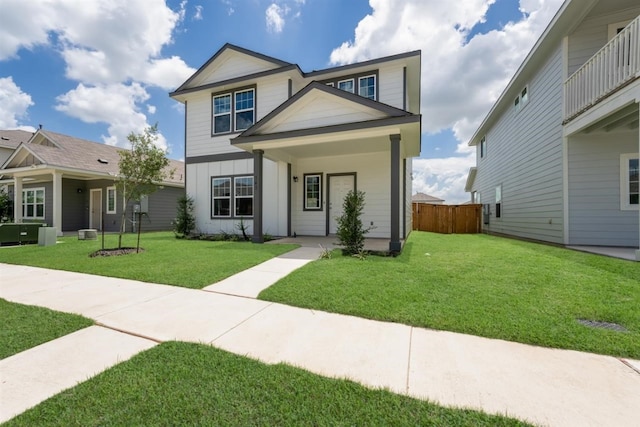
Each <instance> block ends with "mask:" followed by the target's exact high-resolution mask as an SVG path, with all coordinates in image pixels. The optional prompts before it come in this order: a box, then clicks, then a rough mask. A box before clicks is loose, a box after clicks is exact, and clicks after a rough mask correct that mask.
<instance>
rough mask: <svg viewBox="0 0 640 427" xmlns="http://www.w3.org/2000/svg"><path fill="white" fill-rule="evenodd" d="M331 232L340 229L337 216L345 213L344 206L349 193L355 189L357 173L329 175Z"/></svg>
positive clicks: (333, 232)
mask: <svg viewBox="0 0 640 427" xmlns="http://www.w3.org/2000/svg"><path fill="white" fill-rule="evenodd" d="M328 178H329V234H336V232H337V231H338V221H337V220H336V218H337V217H339V216H341V215H342V213H343V210H342V206H343V204H344V198H345V196H346V195H347V193H348V192H349V191H351V190H354V189H355V181H356V179H355V175H329V176H328Z"/></svg>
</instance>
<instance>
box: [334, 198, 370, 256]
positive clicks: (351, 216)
mask: <svg viewBox="0 0 640 427" xmlns="http://www.w3.org/2000/svg"><path fill="white" fill-rule="evenodd" d="M363 210H364V192H362V191H353V190H351V191H349V192H348V193H347V195H346V196H345V198H344V204H343V214H342V215H341V216H339V217H338V218H337V220H338V231H337V235H338V242H339V243H340V245H342V246H344V249H343V252H344V253H345V254H348V255H354V254H361V253H362V252H363V250H364V235H365V234H366V233H368V232H369V231H370V230H371V229H370V228H364V227H363V226H362V220H361V219H360V217H361V216H362V211H363Z"/></svg>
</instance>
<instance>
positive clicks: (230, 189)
mask: <svg viewBox="0 0 640 427" xmlns="http://www.w3.org/2000/svg"><path fill="white" fill-rule="evenodd" d="M216 179H224V180H228V181H229V195H228V196H216V195H215V193H214V186H213V181H214V180H216ZM232 183H233V180H232V179H231V177H230V176H215V177H212V178H211V217H212V218H231V213H232V212H234V210H233V209H234V207H233V200H232V197H233V196H232V194H233V186H232ZM217 199H220V200H225V199H228V200H229V214H228V215H216V213H215V204H216V200H217Z"/></svg>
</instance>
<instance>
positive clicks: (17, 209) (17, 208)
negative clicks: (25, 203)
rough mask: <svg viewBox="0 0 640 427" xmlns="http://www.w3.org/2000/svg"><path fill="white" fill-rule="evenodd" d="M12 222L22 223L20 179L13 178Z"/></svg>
mask: <svg viewBox="0 0 640 427" xmlns="http://www.w3.org/2000/svg"><path fill="white" fill-rule="evenodd" d="M13 222H15V223H16V224H17V223H20V222H22V178H21V177H18V176H16V177H14V178H13Z"/></svg>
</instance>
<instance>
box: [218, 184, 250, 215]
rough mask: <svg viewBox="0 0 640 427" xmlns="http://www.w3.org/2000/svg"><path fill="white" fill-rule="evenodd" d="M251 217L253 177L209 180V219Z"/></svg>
mask: <svg viewBox="0 0 640 427" xmlns="http://www.w3.org/2000/svg"><path fill="white" fill-rule="evenodd" d="M251 216H253V176H251V175H248V176H234V177H230V176H228V177H227V176H225V177H215V178H211V217H212V218H233V217H251Z"/></svg>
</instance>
